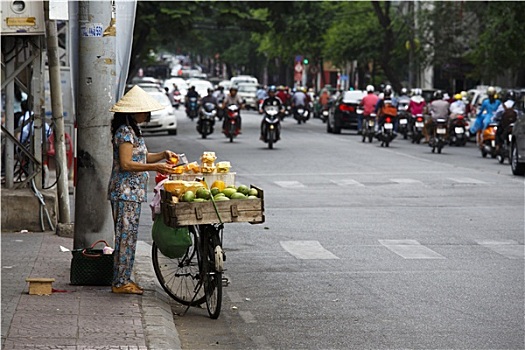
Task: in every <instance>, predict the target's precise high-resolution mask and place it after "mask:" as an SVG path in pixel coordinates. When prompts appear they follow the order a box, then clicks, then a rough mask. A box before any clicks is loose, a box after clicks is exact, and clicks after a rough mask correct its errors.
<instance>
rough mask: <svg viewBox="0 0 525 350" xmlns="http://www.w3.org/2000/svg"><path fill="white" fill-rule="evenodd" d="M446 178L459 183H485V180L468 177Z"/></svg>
mask: <svg viewBox="0 0 525 350" xmlns="http://www.w3.org/2000/svg"><path fill="white" fill-rule="evenodd" d="M448 179H449V180H452V181H454V182H457V183H460V184H480V185H483V184H486V182H485V181H481V180H477V179H473V178H470V177H449V178H448Z"/></svg>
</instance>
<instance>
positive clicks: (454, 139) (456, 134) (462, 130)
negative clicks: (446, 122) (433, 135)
mask: <svg viewBox="0 0 525 350" xmlns="http://www.w3.org/2000/svg"><path fill="white" fill-rule="evenodd" d="M467 130H468V127H467V121H466V119H465V117H464V116H463V115H458V116H457V117H456V118H455V119H454V120H452V123H451V124H450V128H449V144H450V145H451V146H465V145H466V144H467V138H468V136H467Z"/></svg>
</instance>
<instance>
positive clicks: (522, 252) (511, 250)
mask: <svg viewBox="0 0 525 350" xmlns="http://www.w3.org/2000/svg"><path fill="white" fill-rule="evenodd" d="M476 243H478V244H479V245H482V246H483V247H486V248H489V249H490V250H492V251H494V252H496V253H498V254H500V255H503V256H504V257H506V258H508V259H525V247H524V246H523V244H518V242H516V241H514V240H511V239H509V240H501V241H495V240H479V241H476Z"/></svg>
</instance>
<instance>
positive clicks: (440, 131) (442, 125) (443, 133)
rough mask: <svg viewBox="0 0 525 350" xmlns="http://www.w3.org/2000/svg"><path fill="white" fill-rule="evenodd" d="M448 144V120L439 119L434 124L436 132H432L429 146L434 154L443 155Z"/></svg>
mask: <svg viewBox="0 0 525 350" xmlns="http://www.w3.org/2000/svg"><path fill="white" fill-rule="evenodd" d="M446 143H447V120H446V119H444V118H438V119H436V121H435V122H434V130H433V132H432V137H431V138H430V141H429V142H428V145H429V146H430V147H432V153H434V152H436V148H437V151H438V153H441V150H442V149H443V147H445V144H446Z"/></svg>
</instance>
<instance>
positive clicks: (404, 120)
mask: <svg viewBox="0 0 525 350" xmlns="http://www.w3.org/2000/svg"><path fill="white" fill-rule="evenodd" d="M397 111H398V112H397V121H398V129H397V131H398V132H399V133H400V134H401V135H403V139H404V140H406V139H407V138H408V126H409V121H408V118H409V114H408V105H400V106H398V107H397Z"/></svg>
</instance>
